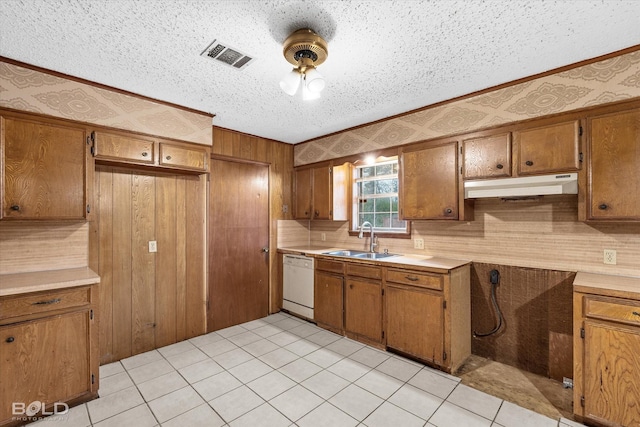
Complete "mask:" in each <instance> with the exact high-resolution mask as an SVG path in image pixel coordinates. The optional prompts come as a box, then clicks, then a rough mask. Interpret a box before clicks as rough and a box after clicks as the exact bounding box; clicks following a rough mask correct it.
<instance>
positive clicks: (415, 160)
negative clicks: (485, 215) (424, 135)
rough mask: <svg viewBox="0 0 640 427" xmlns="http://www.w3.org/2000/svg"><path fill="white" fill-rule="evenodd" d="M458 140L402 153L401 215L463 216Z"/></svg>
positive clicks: (462, 217)
mask: <svg viewBox="0 0 640 427" xmlns="http://www.w3.org/2000/svg"><path fill="white" fill-rule="evenodd" d="M459 169H460V168H459V166H458V142H457V141H452V142H446V143H441V144H437V145H434V144H429V143H425V144H417V145H412V146H408V147H404V148H402V150H401V154H400V174H399V179H400V192H399V202H400V218H401V219H404V220H421V219H447V220H460V219H464V218H465V215H466V214H469V213H470V212H469V210H467V212H466V213H465V210H466V209H465V206H464V203H462V201H463V200H462V196H463V195H462V192H461V190H462V188H461V180H460V179H459V174H460V172H459Z"/></svg>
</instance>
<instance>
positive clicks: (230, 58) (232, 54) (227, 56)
mask: <svg viewBox="0 0 640 427" xmlns="http://www.w3.org/2000/svg"><path fill="white" fill-rule="evenodd" d="M200 56H204V57H205V58H211V59H215V60H217V61H220V62H221V63H223V64H226V65H228V66H230V67H233V68H235V69H237V70H242V69H244V68H246V67H248V66H249V65H250V64H251V63H252V62H253V61H254V58H252V57H251V56H248V55H246V54H244V53H242V52H240V51H239V50H238V49H236V48H234V47H231V46H229V45H228V44H227V43H223V42H220V41H218V40H214V41H213V42H212V43H211V44H210V45H209V46H207V48H206V49H205V50H204V51H202V53H201V54H200Z"/></svg>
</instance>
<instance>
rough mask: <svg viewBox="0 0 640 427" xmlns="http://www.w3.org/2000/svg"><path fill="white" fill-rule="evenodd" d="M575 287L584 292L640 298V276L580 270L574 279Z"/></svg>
mask: <svg viewBox="0 0 640 427" xmlns="http://www.w3.org/2000/svg"><path fill="white" fill-rule="evenodd" d="M573 289H574V290H576V291H578V292H584V293H592V294H598V295H602V294H605V295H611V296H619V297H623V298H631V299H638V300H640V277H633V276H614V275H612V274H596V273H584V272H581V271H579V272H578V273H577V274H576V277H575V278H574V279H573Z"/></svg>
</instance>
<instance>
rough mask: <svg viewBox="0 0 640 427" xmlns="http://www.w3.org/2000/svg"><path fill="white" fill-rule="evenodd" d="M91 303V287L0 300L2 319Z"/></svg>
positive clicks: (0, 317)
mask: <svg viewBox="0 0 640 427" xmlns="http://www.w3.org/2000/svg"><path fill="white" fill-rule="evenodd" d="M90 303H91V297H90V288H88V287H86V286H83V287H79V288H72V289H65V290H58V291H50V292H38V293H32V294H25V295H21V296H15V297H5V298H3V299H1V300H0V321H1V320H4V319H8V318H11V317H19V316H27V315H31V314H37V313H45V312H48V311H54V310H60V309H65V308H73V307H82V306H85V305H89V304H90Z"/></svg>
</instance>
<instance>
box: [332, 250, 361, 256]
mask: <svg viewBox="0 0 640 427" xmlns="http://www.w3.org/2000/svg"><path fill="white" fill-rule="evenodd" d="M324 254H325V255H335V256H350V257H355V256H359V255H366V254H367V252H364V251H351V250H344V251H331V252H325V253H324Z"/></svg>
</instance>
